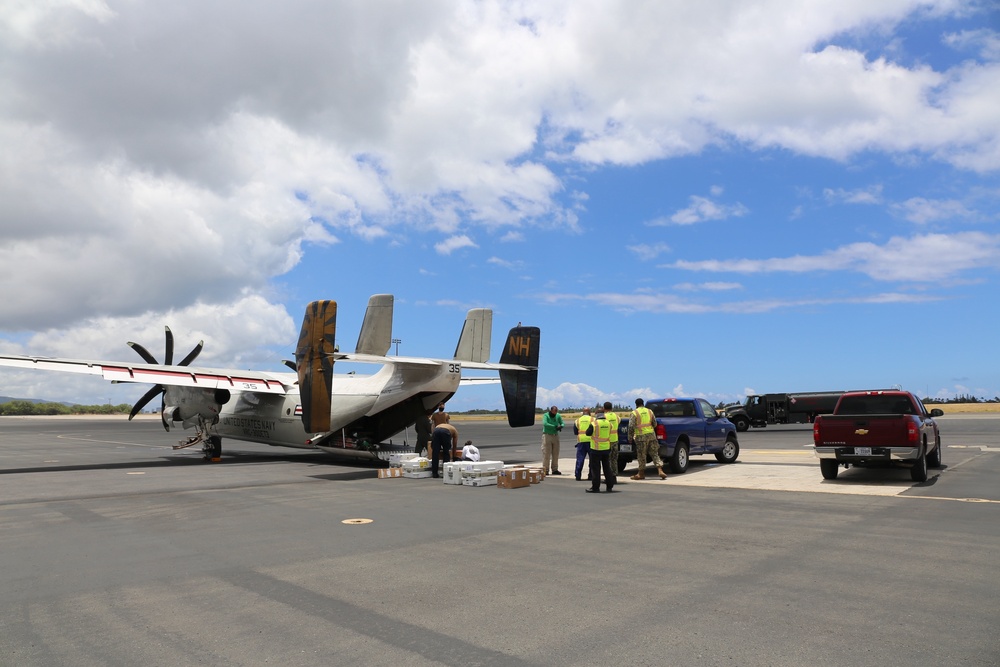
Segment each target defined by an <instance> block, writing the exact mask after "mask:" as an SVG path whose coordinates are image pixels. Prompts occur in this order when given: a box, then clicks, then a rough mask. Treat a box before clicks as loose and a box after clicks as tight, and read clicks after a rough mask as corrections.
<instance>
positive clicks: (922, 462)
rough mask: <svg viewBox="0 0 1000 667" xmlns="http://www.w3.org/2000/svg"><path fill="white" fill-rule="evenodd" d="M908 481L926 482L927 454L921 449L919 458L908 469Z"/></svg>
mask: <svg viewBox="0 0 1000 667" xmlns="http://www.w3.org/2000/svg"><path fill="white" fill-rule="evenodd" d="M910 479H912V480H913V481H914V482H926V481H927V452H926V451H924V449H923V448H921V450H920V457H919V458H918V459H917V460H916V461H914V462H913V467H912V468H910Z"/></svg>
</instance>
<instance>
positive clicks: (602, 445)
mask: <svg viewBox="0 0 1000 667" xmlns="http://www.w3.org/2000/svg"><path fill="white" fill-rule="evenodd" d="M590 448H591V449H597V450H602V449H611V422H609V421H608V418H607V417H605V418H604V419H601V418H600V417H598V418H597V420H596V421H595V422H594V440H593V442H591V443H590Z"/></svg>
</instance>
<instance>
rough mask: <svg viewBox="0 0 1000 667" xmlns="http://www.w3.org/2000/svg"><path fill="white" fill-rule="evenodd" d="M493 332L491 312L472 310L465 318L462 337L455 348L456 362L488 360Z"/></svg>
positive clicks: (488, 310)
mask: <svg viewBox="0 0 1000 667" xmlns="http://www.w3.org/2000/svg"><path fill="white" fill-rule="evenodd" d="M492 332H493V311H492V310H490V309H489V308H473V309H472V310H470V311H469V313H468V314H467V315H466V316H465V325H464V326H463V327H462V335H461V336H460V337H459V339H458V346H457V347H456V348H455V359H456V360H457V361H474V362H477V363H483V362H486V361H487V360H489V358H490V336H491V335H492Z"/></svg>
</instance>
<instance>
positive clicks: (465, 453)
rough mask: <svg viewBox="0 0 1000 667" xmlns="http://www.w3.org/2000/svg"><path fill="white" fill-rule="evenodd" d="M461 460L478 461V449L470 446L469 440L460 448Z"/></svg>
mask: <svg viewBox="0 0 1000 667" xmlns="http://www.w3.org/2000/svg"><path fill="white" fill-rule="evenodd" d="M462 460H463V461H478V460H479V449H478V448H477V447H476V446H475V445H473V444H472V441H471V440H466V441H465V447H462Z"/></svg>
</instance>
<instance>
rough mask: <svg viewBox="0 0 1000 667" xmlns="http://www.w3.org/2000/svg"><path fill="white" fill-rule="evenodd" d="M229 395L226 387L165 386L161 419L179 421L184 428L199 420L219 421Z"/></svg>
mask: <svg viewBox="0 0 1000 667" xmlns="http://www.w3.org/2000/svg"><path fill="white" fill-rule="evenodd" d="M231 397H232V395H231V394H230V393H229V390H227V389H198V388H196V387H167V388H166V391H165V392H164V395H163V421H164V423H170V422H174V423H176V422H181V423H182V424H183V425H184V427H185V428H187V427H189V426H194V425H196V424H198V423H199V421H204V422H206V423H208V424H215V423H217V422H218V421H219V412H220V411H221V410H222V406H223V405H225V404H226V403H228V402H229V399H230V398H231Z"/></svg>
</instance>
